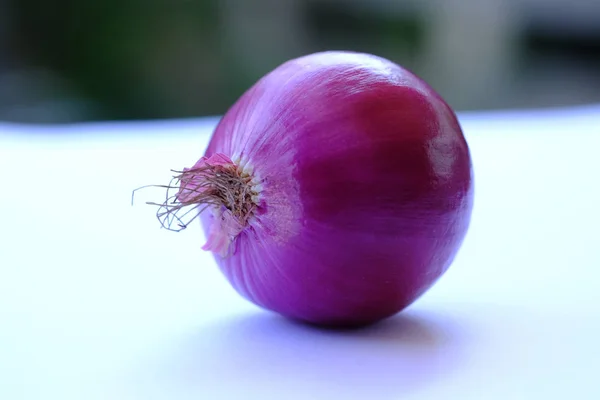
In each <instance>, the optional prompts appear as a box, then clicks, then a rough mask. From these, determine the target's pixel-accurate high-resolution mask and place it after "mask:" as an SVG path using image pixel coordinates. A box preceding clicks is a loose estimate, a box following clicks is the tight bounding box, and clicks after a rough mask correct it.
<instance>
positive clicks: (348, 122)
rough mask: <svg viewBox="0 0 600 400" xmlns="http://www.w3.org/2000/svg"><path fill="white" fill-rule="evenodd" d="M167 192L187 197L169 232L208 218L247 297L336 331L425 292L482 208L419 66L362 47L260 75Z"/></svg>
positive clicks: (457, 142) (213, 242)
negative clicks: (475, 203)
mask: <svg viewBox="0 0 600 400" xmlns="http://www.w3.org/2000/svg"><path fill="white" fill-rule="evenodd" d="M228 157H231V159H229V158H228ZM210 160H212V161H210ZM213 161H214V163H213V165H210V163H211V162H213ZM207 165H208V167H207ZM189 171H192V172H189ZM217 174H221V175H217ZM223 174H224V175H223ZM190 183H191V185H190ZM166 187H167V188H168V189H167V192H169V191H170V190H178V192H177V193H176V194H173V195H170V194H168V195H167V199H166V201H165V203H163V204H159V207H160V208H159V213H158V215H159V219H161V223H162V224H163V226H166V227H171V226H173V225H175V226H176V227H177V226H180V225H178V224H180V223H181V226H180V227H185V226H187V223H189V222H190V221H187V222H183V221H184V220H185V218H187V217H188V216H191V217H192V220H193V219H194V218H195V217H196V216H198V215H200V217H201V218H200V219H201V221H202V225H203V227H204V230H205V232H206V233H207V236H208V242H207V245H205V246H204V249H207V250H210V251H212V252H213V253H214V255H215V260H216V262H217V264H218V266H219V268H220V269H221V271H222V272H223V274H224V275H225V277H226V278H227V279H228V280H229V282H230V283H231V285H232V286H233V287H234V288H235V290H236V291H237V292H238V293H239V294H240V295H242V296H243V297H245V298H246V299H248V300H249V301H251V302H253V303H255V304H257V305H259V306H261V307H263V308H265V309H268V310H271V311H274V312H277V313H280V314H282V315H284V316H286V317H289V318H293V319H296V320H301V321H305V322H308V323H312V324H319V325H327V326H337V327H339V326H360V325H365V324H370V323H374V322H377V321H379V320H381V319H384V318H387V317H390V316H392V315H394V314H396V313H398V312H400V311H401V310H403V309H404V308H406V307H408V306H409V305H410V304H412V303H413V302H414V301H415V300H416V299H417V298H418V297H419V296H421V295H422V294H423V293H425V292H426V291H427V290H428V289H429V288H430V287H431V286H432V285H433V284H434V283H435V282H436V281H437V280H438V279H439V278H440V277H441V276H442V275H443V274H444V273H445V271H446V270H447V269H448V268H449V266H450V265H451V263H452V261H453V259H454V257H455V255H456V253H457V252H458V250H459V248H460V247H461V245H462V241H463V239H464V237H465V235H466V232H467V230H468V227H469V224H470V217H471V210H472V207H473V171H472V165H471V158H470V154H469V148H468V145H467V143H466V141H465V138H464V136H463V133H462V130H461V127H460V125H459V123H458V120H457V119H456V115H455V114H454V112H453V110H452V109H451V108H450V107H449V106H448V105H447V104H446V103H445V102H444V100H443V99H442V98H441V97H440V96H439V95H438V94H437V93H436V92H435V91H434V90H433V89H432V88H431V87H430V86H429V85H427V84H426V83H425V82H424V81H422V80H421V79H419V78H418V77H416V76H415V75H414V74H412V73H411V72H409V71H407V70H405V69H403V68H402V67H400V66H398V65H396V64H394V63H392V62H390V61H388V60H385V59H383V58H380V57H376V56H373V55H368V54H360V53H350V52H324V53H316V54H312V55H308V56H305V57H301V58H298V59H294V60H291V61H288V62H286V63H285V64H283V65H281V66H279V67H278V68H276V69H275V70H274V71H272V72H270V73H269V74H267V75H266V76H265V77H263V78H262V79H260V80H259V81H258V82H257V83H256V84H255V85H254V86H253V87H252V88H250V89H249V90H248V91H247V92H246V93H244V94H243V95H242V97H241V98H240V99H239V100H238V101H237V102H236V103H235V104H234V105H233V106H232V107H231V108H230V109H229V110H228V111H227V113H226V114H225V115H224V116H223V118H222V119H221V120H220V122H219V124H218V126H217V127H216V129H215V131H214V132H213V136H212V138H211V140H210V143H209V145H208V148H207V149H206V153H205V155H204V156H203V157H202V158H201V159H200V161H199V162H198V163H197V164H196V165H195V166H194V167H193V168H192V169H191V170H184V171H183V172H182V173H181V174H180V175H178V176H177V177H176V179H175V181H174V182H173V183H171V184H170V185H167V186H166ZM173 196H174V197H173ZM172 201H174V203H171V202H172ZM186 207H191V208H192V211H193V212H192V213H190V214H185V213H186V212H187V211H184V209H185V208H186ZM182 212H183V214H181V213H182ZM184 216H185V217H184Z"/></svg>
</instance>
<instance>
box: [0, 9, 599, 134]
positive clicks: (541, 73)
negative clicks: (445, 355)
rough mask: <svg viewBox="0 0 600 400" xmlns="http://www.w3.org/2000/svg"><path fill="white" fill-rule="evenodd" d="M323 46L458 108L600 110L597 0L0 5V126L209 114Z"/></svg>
mask: <svg viewBox="0 0 600 400" xmlns="http://www.w3.org/2000/svg"><path fill="white" fill-rule="evenodd" d="M330 49H338V50H356V51H365V52H371V53H375V54H378V55H381V56H383V57H387V58H389V59H391V60H393V61H395V62H397V63H399V64H401V65H403V66H405V67H407V68H409V69H411V70H413V71H414V72H415V73H417V74H418V75H420V76H421V77H422V78H424V79H425V80H426V81H428V82H429V83H430V84H431V85H432V86H433V87H434V88H435V89H436V90H438V91H439V92H440V93H441V94H442V96H443V97H445V98H446V99H447V100H448V102H449V103H450V104H451V105H452V106H453V107H454V108H455V109H457V110H479V109H498V108H500V109H502V108H525V107H550V106H564V105H575V104H584V103H590V102H600V1H599V0H53V1H48V0H0V120H4V121H15V122H30V123H59V122H74V121H89V120H125V119H157V118H180V117H197V116H204V115H218V114H222V113H224V112H225V111H226V110H227V108H228V107H229V106H230V105H231V104H232V103H233V102H234V101H235V100H236V99H237V98H238V97H239V96H240V95H241V94H242V93H243V92H244V91H245V90H246V89H248V87H250V86H251V85H252V84H253V83H254V82H255V81H256V80H257V79H259V78H260V77H261V76H262V75H264V74H265V73H267V72H268V71H270V70H271V69H273V68H275V67H276V66H277V65H279V64H281V63H282V62H284V61H286V60H288V59H290V58H293V57H297V56H300V55H304V54H308V53H311V52H315V51H320V50H330Z"/></svg>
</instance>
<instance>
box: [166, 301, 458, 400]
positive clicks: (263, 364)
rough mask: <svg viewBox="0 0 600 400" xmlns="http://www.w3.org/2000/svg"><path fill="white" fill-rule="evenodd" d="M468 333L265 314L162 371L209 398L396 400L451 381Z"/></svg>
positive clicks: (425, 323) (413, 316) (411, 316)
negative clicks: (319, 323) (328, 324)
mask: <svg viewBox="0 0 600 400" xmlns="http://www.w3.org/2000/svg"><path fill="white" fill-rule="evenodd" d="M465 334H466V333H465V331H464V328H463V327H461V326H458V325H457V324H456V323H454V322H453V321H450V320H448V319H447V318H446V317H440V316H438V315H429V314H417V313H415V312H411V313H408V312H405V313H403V314H400V315H398V316H395V317H393V318H390V319H388V320H385V321H382V322H380V323H379V324H376V325H373V326H370V327H366V328H360V329H352V330H339V329H338V330H332V329H322V328H315V327H311V326H308V325H304V324H302V323H298V322H293V321H290V320H287V319H285V318H282V317H279V316H277V315H273V314H269V313H260V314H252V315H249V316H245V317H238V318H234V319H231V320H225V321H222V322H220V323H218V324H215V325H209V326H205V327H202V328H200V329H199V330H198V332H196V333H195V334H192V335H191V336H189V337H187V338H183V342H182V343H181V344H180V348H179V349H174V354H171V356H172V357H174V358H171V359H169V360H164V361H166V364H168V365H163V367H166V368H168V369H169V371H168V372H166V374H167V376H168V380H172V382H171V383H172V384H173V385H175V386H174V387H177V391H178V392H179V391H181V390H184V391H186V392H187V391H190V392H194V393H202V394H203V395H206V396H208V397H207V398H214V396H218V397H219V398H239V396H240V395H242V394H243V395H244V398H247V399H255V398H256V399H259V398H260V399H271V398H272V399H333V398H339V399H344V398H346V399H347V398H361V399H378V400H387V399H398V398H401V397H399V396H400V395H402V394H406V393H407V392H411V391H414V390H418V389H419V388H423V387H424V386H427V385H433V384H435V382H436V381H437V380H440V379H442V378H444V376H445V375H447V374H451V372H452V371H453V370H454V369H455V368H456V366H457V364H458V363H460V362H461V359H464V344H465V339H466V338H465ZM211 396H213V397H211Z"/></svg>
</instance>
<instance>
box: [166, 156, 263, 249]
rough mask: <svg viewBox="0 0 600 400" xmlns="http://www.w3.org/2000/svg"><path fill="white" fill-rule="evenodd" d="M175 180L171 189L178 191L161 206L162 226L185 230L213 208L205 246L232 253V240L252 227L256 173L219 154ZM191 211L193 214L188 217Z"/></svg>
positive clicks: (256, 198)
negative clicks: (250, 224) (248, 227)
mask: <svg viewBox="0 0 600 400" xmlns="http://www.w3.org/2000/svg"><path fill="white" fill-rule="evenodd" d="M174 179H175V183H173V182H172V183H171V184H170V185H168V186H167V189H168V190H169V189H177V190H178V191H177V193H176V194H174V195H173V196H167V200H166V201H165V202H164V203H163V204H162V205H161V210H159V214H158V217H159V220H160V221H161V223H162V225H163V226H164V227H166V228H167V229H170V230H176V231H179V230H182V229H185V228H186V227H187V226H188V225H189V223H190V222H191V221H192V220H194V219H195V218H196V217H198V216H199V215H200V213H202V212H203V211H204V210H206V209H209V210H210V211H212V213H213V217H214V218H213V221H212V225H211V227H210V229H209V232H208V238H207V242H206V244H205V245H204V246H203V249H204V250H208V251H212V252H214V253H217V254H219V255H221V256H222V257H226V256H227V255H229V254H230V248H231V245H232V243H233V242H234V240H235V238H236V237H237V236H238V235H239V234H240V233H241V232H242V231H243V230H244V228H246V227H247V226H248V222H249V220H250V219H251V218H252V216H253V215H254V211H255V209H256V207H257V200H258V195H259V185H257V184H256V181H255V180H254V179H253V175H252V173H250V172H249V171H248V168H242V167H240V166H239V165H238V164H236V163H234V162H233V161H232V160H231V159H230V158H229V157H227V156H225V155H224V154H221V153H216V154H213V155H212V156H210V157H202V158H201V159H200V160H199V161H198V162H197V163H196V164H195V165H194V166H193V167H192V168H185V169H184V170H183V171H182V172H180V173H179V175H177V176H175V177H174ZM190 213H192V216H191V217H190V218H187V220H186V217H187V216H188V215H189V214H190ZM173 226H175V228H174V227H173Z"/></svg>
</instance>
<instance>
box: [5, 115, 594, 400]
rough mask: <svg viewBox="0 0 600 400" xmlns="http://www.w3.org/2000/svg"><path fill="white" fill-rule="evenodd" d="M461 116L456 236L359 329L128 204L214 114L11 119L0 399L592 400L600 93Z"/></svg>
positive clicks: (189, 156)
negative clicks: (462, 161)
mask: <svg viewBox="0 0 600 400" xmlns="http://www.w3.org/2000/svg"><path fill="white" fill-rule="evenodd" d="M460 118H461V122H462V124H463V127H464V130H465V132H466V135H467V139H468V141H469V143H470V146H471V151H472V157H473V162H474V168H475V179H476V181H475V182H476V196H475V208H474V213H473V222H472V225H471V229H470V231H469V234H468V236H467V239H466V241H465V243H464V246H463V247H462V250H461V251H460V253H459V256H458V258H457V259H456V261H455V263H454V264H453V266H452V267H451V268H450V270H449V272H448V273H447V274H446V275H445V276H444V277H443V278H442V279H441V280H440V281H439V282H438V284H437V285H436V286H435V287H434V288H433V289H432V290H431V291H429V292H428V293H427V294H426V295H425V296H423V297H422V298H421V299H420V300H418V301H417V302H416V303H415V304H414V305H412V306H411V307H410V308H409V309H407V310H406V311H405V312H403V313H401V314H400V315H398V316H396V317H394V318H391V319H389V320H387V321H386V322H384V323H381V324H379V325H376V326H374V327H372V328H369V329H365V330H360V331H354V332H331V331H321V330H317V329H314V328H308V327H305V326H302V325H297V324H294V323H290V322H288V321H286V320H285V319H282V318H279V317H277V316H275V315H273V314H271V313H268V312H266V311H262V310H260V309H258V308H256V307H254V306H253V305H251V304H249V303H247V302H246V301H244V300H243V299H241V298H240V297H239V296H238V295H237V294H236V293H235V292H234V291H233V289H231V288H230V286H229V285H228V284H227V282H226V281H225V279H224V278H223V277H222V276H221V275H220V272H219V271H218V269H217V267H216V265H215V263H214V261H213V260H212V257H211V256H210V255H209V254H207V253H204V252H202V250H201V249H200V246H201V244H202V243H203V236H202V233H201V231H200V229H199V227H198V226H193V227H191V228H189V229H187V230H186V231H183V232H181V233H173V232H168V231H166V230H161V229H159V225H158V222H157V221H156V219H155V218H154V212H155V210H154V209H153V208H152V207H150V206H146V205H144V204H143V202H144V201H145V200H149V199H150V198H155V196H154V194H153V196H149V194H150V193H146V194H145V195H144V194H140V197H139V198H138V201H137V203H136V205H135V206H134V207H132V206H131V204H130V195H131V190H132V189H133V188H135V187H138V186H141V185H144V184H148V183H163V182H164V181H165V179H167V178H168V177H169V176H170V172H169V170H170V169H171V168H176V169H177V168H182V167H184V166H189V165H190V164H192V163H193V162H194V161H195V160H196V159H197V158H198V157H199V156H200V155H201V153H202V152H203V150H204V146H205V145H206V143H207V140H208V137H209V133H210V131H211V128H212V127H213V126H214V123H215V121H216V120H215V119H204V120H187V121H166V122H158V123H150V122H140V123H102V124H83V125H74V126H53V127H36V126H33V127H32V126H20V125H10V124H1V123H0V182H1V183H2V185H1V187H0V194H1V196H0V213H1V217H0V399H2V400H13V399H14V400H16V399H27V400H30V399H43V400H54V399H60V400H68V399H81V400H83V399H86V400H90V399H107V400H108V399H111V400H112V399H144V400H145V399H149V400H151V399H165V400H167V399H168V400H178V399H207V400H219V399H236V400H238V399H239V400H245V399H261V400H270V399H273V400H275V399H277V400H286V399H290V400H295V399H302V400H311V399H319V400H320V399H364V400H367V399H368V400H371V399H373V400H387V399H461V400H464V399H503V400H506V399H565V398H568V399H600V343H599V341H600V284H599V281H600V243H599V242H600V234H599V232H598V229H599V228H598V227H599V226H600V189H599V185H600V154H599V149H600V106H589V107H580V108H571V109H564V110H546V111H525V112H496V113H471V114H461V115H460ZM149 197H150V198H149Z"/></svg>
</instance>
